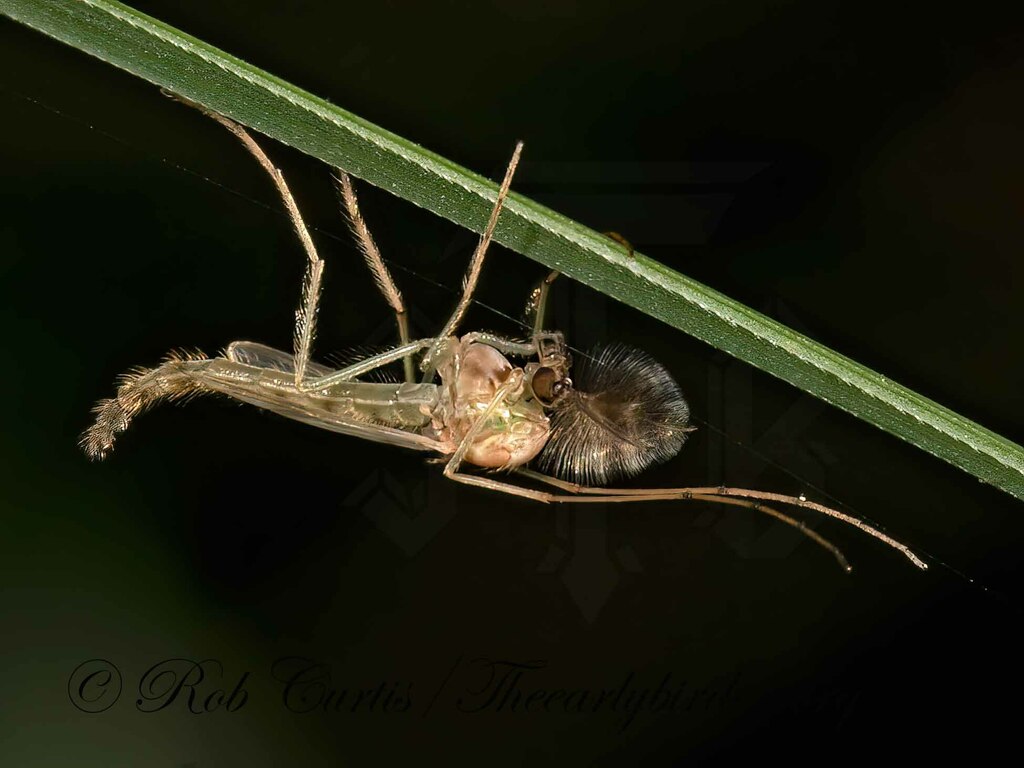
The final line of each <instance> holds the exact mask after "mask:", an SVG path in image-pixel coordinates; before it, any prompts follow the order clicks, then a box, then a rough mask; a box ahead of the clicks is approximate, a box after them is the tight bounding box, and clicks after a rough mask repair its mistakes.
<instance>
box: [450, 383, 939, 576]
mask: <svg viewBox="0 0 1024 768" xmlns="http://www.w3.org/2000/svg"><path fill="white" fill-rule="evenodd" d="M518 385H519V381H518V379H517V377H514V376H510V377H509V379H508V381H506V382H505V383H504V384H503V385H502V386H501V387H499V388H498V390H497V392H496V393H495V395H494V398H493V399H492V400H491V402H490V403H488V405H487V407H486V408H484V410H483V411H481V413H480V414H479V416H478V418H477V420H476V421H475V422H474V424H473V426H472V427H471V428H470V429H469V430H468V431H467V433H466V435H465V437H464V438H463V439H462V441H461V442H460V443H459V446H458V447H457V448H456V450H455V452H454V453H453V454H452V456H451V458H450V459H449V461H448V463H447V465H446V466H445V468H444V474H445V477H448V478H449V479H451V480H454V481H456V482H458V483H463V484H465V485H473V486H476V487H478V488H487V489H489V490H492V491H500V492H502V493H508V494H511V495H513V496H521V497H523V498H526V499H532V500H534V501H540V502H545V503H550V502H557V503H574V504H583V503H588V502H589V503H595V502H613V503H614V502H627V501H670V500H679V499H693V498H700V499H703V500H705V501H713V502H719V503H726V504H729V503H734V502H735V501H738V499H733V498H731V497H741V498H742V497H744V496H748V497H751V498H757V499H760V498H765V499H770V500H775V501H779V502H782V503H784V504H793V505H796V506H805V507H808V508H810V509H814V510H816V511H819V512H822V513H823V514H827V515H829V516H830V517H835V518H837V519H840V520H843V521H845V522H848V523H850V524H851V525H854V526H856V527H857V528H859V529H860V530H862V531H864V532H865V533H868V534H869V535H871V536H873V537H874V538H876V539H879V540H880V541H882V542H884V543H886V544H888V545H889V546H891V547H892V548H893V549H896V550H897V551H899V552H901V553H903V555H904V556H906V557H907V558H908V559H909V560H910V561H911V562H912V563H914V565H916V566H917V567H918V568H921V569H922V570H927V568H928V566H927V564H926V563H924V562H923V561H922V560H921V559H920V558H919V557H917V556H916V555H915V554H914V553H913V552H911V551H910V549H909V548H907V547H906V546H905V545H903V544H900V543H899V542H898V541H896V540H895V539H892V538H891V537H889V536H886V535H885V534H884V533H882V532H881V531H878V530H875V529H874V528H872V527H871V526H869V525H867V523H864V522H863V521H861V520H858V519H857V518H855V517H850V516H849V515H844V514H843V513H842V512H837V511H836V510H834V509H830V508H828V507H824V506H822V505H820V504H815V503H813V502H808V501H806V500H805V499H804V500H801V499H799V498H796V497H792V496H783V495H782V494H770V493H761V492H758V491H746V490H743V489H738V488H698V487H695V488H636V489H633V488H587V487H585V486H580V485H576V484H573V483H566V482H564V481H562V480H558V479H557V478H554V477H549V476H548V475H544V474H541V473H539V472H534V471H533V470H528V469H520V470H519V472H520V474H522V475H524V476H525V477H529V478H531V479H534V480H537V481H539V482H544V483H547V484H549V485H553V486H555V487H556V488H559V489H561V490H566V491H569V493H560V494H556V493H550V492H547V491H538V490H533V489H530V488H523V487H521V486H518V485H515V484H513V483H508V482H504V481H501V480H494V479H492V478H489V477H478V476H476V475H467V474H464V473H462V472H459V467H460V465H461V464H462V461H463V460H464V458H465V456H466V453H467V451H468V450H469V447H470V446H471V445H472V444H473V441H474V440H475V439H476V437H477V435H479V434H480V432H481V431H482V430H483V426H484V424H485V423H486V422H487V420H488V419H489V418H490V416H491V414H492V413H493V412H494V411H495V410H496V409H497V408H498V407H499V406H500V405H501V403H502V402H503V401H504V399H505V397H506V396H507V395H508V393H509V392H511V391H512V390H513V389H515V388H516V387H517V386H518ZM726 498H728V499H729V500H728V501H725V500H724V499H726ZM742 506H747V505H746V504H743V505H742ZM751 507H752V508H754V509H758V510H760V511H764V510H765V507H763V506H761V505H756V504H752V505H751ZM769 514H773V516H775V517H777V518H778V519H780V520H784V521H787V522H788V521H789V520H790V519H789V518H786V516H785V515H782V514H781V513H777V512H776V511H775V510H772V511H771V512H770V513H769ZM790 524H793V525H796V526H797V527H798V528H799V527H800V525H799V523H796V522H795V521H792V522H791V523H790ZM808 530H809V529H808ZM812 538H814V540H815V541H816V542H818V543H819V544H821V545H822V546H824V547H825V548H826V549H828V550H829V551H830V552H832V553H833V554H834V555H837V558H838V559H839V562H840V565H842V566H843V567H844V569H848V567H849V566H848V564H846V561H845V558H842V555H841V553H839V554H837V550H836V549H835V547H834V546H831V545H830V544H829V543H828V542H826V541H825V540H824V539H821V537H817V538H815V537H813V536H812Z"/></svg>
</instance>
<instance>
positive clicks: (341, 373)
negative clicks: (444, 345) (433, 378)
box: [297, 339, 435, 392]
mask: <svg viewBox="0 0 1024 768" xmlns="http://www.w3.org/2000/svg"><path fill="white" fill-rule="evenodd" d="M434 341H435V339H418V340H416V341H410V342H409V343H408V344H403V345H402V346H400V347H395V348H394V349H389V350H388V351H387V352H382V353H380V354H379V355H373V356H372V357H368V358H366V359H365V360H360V361H359V362H358V363H353V364H352V365H349V366H346V367H344V368H342V369H340V370H337V371H334V372H332V373H329V374H326V375H324V376H319V377H317V378H315V379H307V380H306V381H304V382H302V383H301V384H299V385H298V387H297V389H298V390H299V391H300V392H314V391H317V390H321V389H324V388H326V387H330V386H331V385H333V384H340V383H342V382H345V381H353V380H354V379H357V378H359V377H360V376H362V375H364V374H366V373H369V372H370V371H372V370H374V369H376V368H382V367H383V366H385V365H388V364H389V363H394V362H397V361H399V360H406V359H408V358H409V357H410V356H411V355H414V354H416V353H417V352H419V351H420V350H423V349H426V348H427V347H430V346H431V345H432V344H433V343H434Z"/></svg>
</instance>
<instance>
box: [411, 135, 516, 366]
mask: <svg viewBox="0 0 1024 768" xmlns="http://www.w3.org/2000/svg"><path fill="white" fill-rule="evenodd" d="M522 151H523V142H521V141H520V142H518V143H517V144H516V148H515V150H514V151H513V152H512V159H511V160H510V161H509V164H508V168H507V169H506V170H505V178H504V179H503V180H502V182H501V187H500V188H499V189H498V196H497V198H495V200H494V208H492V209H491V217H490V218H489V219H488V220H487V227H486V228H485V229H484V233H483V235H481V236H480V242H479V243H478V244H477V246H476V250H475V251H474V252H473V258H472V259H470V262H469V269H468V270H467V271H466V277H465V278H464V279H463V282H462V298H460V299H459V303H458V304H457V305H456V306H455V311H454V312H452V315H451V317H449V318H448V322H447V323H446V324H445V326H444V328H443V329H442V330H441V333H439V334H438V335H437V342H436V343H435V344H434V346H433V347H432V348H431V350H430V351H429V352H428V353H427V354H426V355H425V356H424V358H423V361H422V362H421V363H420V370H421V371H423V372H424V373H425V374H426V376H427V378H430V377H432V376H433V371H434V368H433V359H434V356H435V355H436V354H437V352H438V350H439V349H440V347H441V345H442V344H443V343H444V341H445V340H446V339H447V338H448V337H449V336H451V335H452V334H454V333H455V331H456V329H457V328H458V327H459V323H460V322H461V321H462V316H463V315H464V314H466V309H467V308H468V307H469V303H470V301H472V299H473V292H474V291H475V290H476V284H477V282H479V280H480V270H481V268H482V267H483V264H484V256H485V255H486V254H487V246H489V245H490V243H491V238H492V237H493V236H494V228H495V227H496V226H497V224H498V215H499V214H500V213H501V208H502V206H503V205H504V204H505V198H506V197H508V189H509V187H510V186H511V184H512V176H513V174H514V173H515V170H516V166H517V165H519V156H520V154H521V153H522Z"/></svg>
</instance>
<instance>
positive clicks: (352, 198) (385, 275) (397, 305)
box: [336, 169, 416, 383]
mask: <svg viewBox="0 0 1024 768" xmlns="http://www.w3.org/2000/svg"><path fill="white" fill-rule="evenodd" d="M336 180H337V182H338V190H339V192H340V193H341V200H342V202H343V203H344V206H345V217H346V218H347V219H348V224H349V228H351V230H352V234H353V235H355V237H356V240H357V241H358V242H359V250H360V251H362V253H363V259H365V261H366V266H367V267H369V268H370V272H372V273H373V279H374V282H376V283H377V287H378V288H379V289H380V292H381V293H382V294H384V300H385V301H387V303H388V305H389V306H390V307H391V308H392V309H393V310H394V311H395V322H396V323H397V324H398V340H399V341H398V343H399V344H401V345H403V346H404V345H405V344H408V343H409V316H408V314H407V313H406V310H405V302H404V301H403V300H402V292H401V291H399V290H398V286H397V285H396V284H395V280H394V278H393V277H392V276H391V272H390V271H389V270H388V268H387V265H385V264H384V259H383V258H382V257H381V255H380V250H379V249H378V248H377V243H376V242H374V239H373V235H372V234H370V228H369V227H368V226H366V220H365V219H364V218H363V214H362V213H361V212H360V210H359V200H358V199H357V198H356V190H355V187H353V186H352V179H351V178H349V175H348V174H347V173H345V172H344V171H342V170H340V169H339V170H338V176H337V179H336ZM403 363H404V366H405V380H406V381H408V382H410V383H411V382H412V381H413V380H414V379H415V378H416V371H415V368H414V366H413V359H412V356H411V355H410V356H408V357H406V358H405V359H404V360H403Z"/></svg>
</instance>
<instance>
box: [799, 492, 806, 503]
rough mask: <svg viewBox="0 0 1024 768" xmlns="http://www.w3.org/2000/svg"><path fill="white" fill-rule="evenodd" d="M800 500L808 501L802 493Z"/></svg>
mask: <svg viewBox="0 0 1024 768" xmlns="http://www.w3.org/2000/svg"><path fill="white" fill-rule="evenodd" d="M800 501H807V497H806V496H804V495H803V494H802V493H801V494H800Z"/></svg>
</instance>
